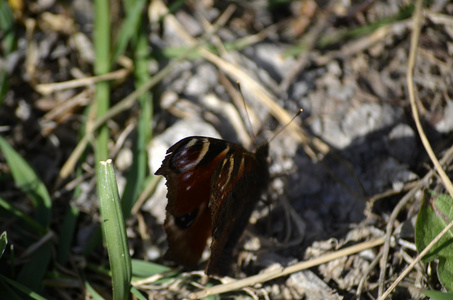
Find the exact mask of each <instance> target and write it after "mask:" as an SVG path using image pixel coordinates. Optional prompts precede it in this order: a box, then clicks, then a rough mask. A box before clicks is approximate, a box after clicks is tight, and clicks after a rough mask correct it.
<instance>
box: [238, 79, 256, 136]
mask: <svg viewBox="0 0 453 300" xmlns="http://www.w3.org/2000/svg"><path fill="white" fill-rule="evenodd" d="M236 84H237V86H238V91H239V94H240V95H241V98H242V103H244V109H245V114H246V115H247V120H248V121H249V130H250V136H251V137H252V139H253V144H254V143H255V142H256V136H255V133H254V132H253V126H252V121H251V120H250V115H249V111H248V110H247V104H246V103H245V98H244V94H242V89H241V83H240V82H239V81H236Z"/></svg>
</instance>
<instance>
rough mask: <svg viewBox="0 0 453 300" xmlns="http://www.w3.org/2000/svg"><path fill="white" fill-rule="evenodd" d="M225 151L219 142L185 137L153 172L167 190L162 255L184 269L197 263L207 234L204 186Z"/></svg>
mask: <svg viewBox="0 0 453 300" xmlns="http://www.w3.org/2000/svg"><path fill="white" fill-rule="evenodd" d="M228 151H229V146H228V143H225V142H224V141H222V140H217V139H213V138H206V137H197V136H193V137H188V138H185V139H182V140H180V141H179V142H177V143H176V144H174V145H173V146H171V147H170V148H169V149H168V150H167V156H166V157H165V159H164V161H163V162H162V166H161V167H160V168H159V170H157V171H156V173H155V174H156V175H163V176H164V177H165V179H166V180H167V188H168V194H167V198H168V204H167V207H166V211H167V215H166V219H165V223H164V228H165V231H166V233H167V236H168V251H167V253H166V254H165V256H166V257H167V258H168V259H171V260H173V261H175V262H177V263H179V264H181V265H183V266H185V267H189V268H190V267H193V266H195V265H196V264H197V263H198V261H199V260H200V257H201V255H202V253H203V250H204V248H205V247H206V241H207V239H208V237H209V236H210V235H211V223H212V222H211V213H210V210H209V208H208V202H209V197H210V190H209V188H208V187H210V186H211V179H212V174H213V173H214V170H215V169H216V166H217V164H218V163H219V162H220V161H221V160H222V159H223V158H224V157H225V155H226V154H227V153H228Z"/></svg>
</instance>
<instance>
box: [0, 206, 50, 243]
mask: <svg viewBox="0 0 453 300" xmlns="http://www.w3.org/2000/svg"><path fill="white" fill-rule="evenodd" d="M0 207H2V208H3V209H5V210H6V211H7V212H8V213H9V214H10V215H11V217H12V216H15V217H18V218H19V219H21V220H22V221H23V222H25V223H26V224H28V225H30V227H31V228H32V229H33V230H34V231H35V232H36V233H38V234H40V235H43V234H44V233H46V229H45V228H44V227H42V226H41V225H40V224H39V223H38V222H36V221H35V220H33V219H32V218H30V217H29V216H27V215H26V214H25V213H24V212H22V211H21V210H20V209H18V208H16V207H14V206H13V205H11V203H9V202H8V201H6V200H5V199H3V198H0Z"/></svg>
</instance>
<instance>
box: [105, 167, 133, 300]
mask: <svg viewBox="0 0 453 300" xmlns="http://www.w3.org/2000/svg"><path fill="white" fill-rule="evenodd" d="M97 169H98V171H97V179H98V185H97V187H98V195H99V200H100V207H101V216H102V223H101V226H102V233H103V235H104V240H105V243H106V244H107V251H108V254H109V260H110V268H111V270H112V282H113V299H127V298H128V296H129V290H130V282H131V276H132V266H131V258H130V255H129V246H128V244H127V236H126V227H125V225H124V219H123V213H122V209H121V202H120V197H119V195H118V187H117V184H116V179H115V172H114V170H113V166H112V164H111V160H108V161H106V162H101V163H100V167H98V168H97Z"/></svg>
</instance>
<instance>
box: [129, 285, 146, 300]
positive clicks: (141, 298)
mask: <svg viewBox="0 0 453 300" xmlns="http://www.w3.org/2000/svg"><path fill="white" fill-rule="evenodd" d="M131 293H132V294H133V295H134V296H135V297H136V298H137V299H139V300H147V299H148V298H147V297H145V296H143V294H142V293H140V291H139V290H137V289H136V288H135V287H132V288H131Z"/></svg>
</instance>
